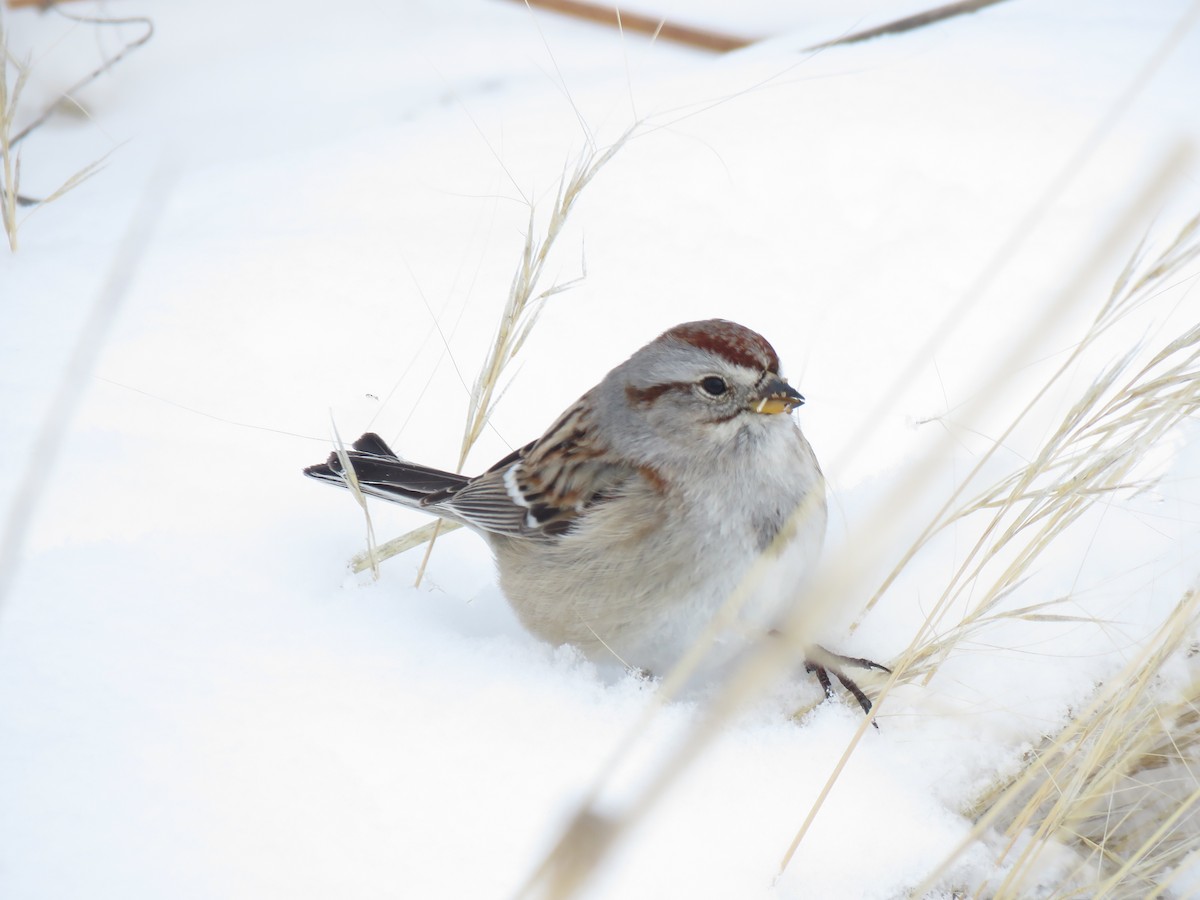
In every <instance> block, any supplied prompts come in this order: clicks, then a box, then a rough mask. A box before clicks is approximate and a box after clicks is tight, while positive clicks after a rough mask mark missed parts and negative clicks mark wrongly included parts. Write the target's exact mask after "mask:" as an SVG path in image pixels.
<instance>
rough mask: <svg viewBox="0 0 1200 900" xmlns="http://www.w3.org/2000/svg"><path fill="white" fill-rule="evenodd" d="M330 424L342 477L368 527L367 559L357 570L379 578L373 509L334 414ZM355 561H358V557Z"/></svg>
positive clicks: (365, 553) (363, 555)
mask: <svg viewBox="0 0 1200 900" xmlns="http://www.w3.org/2000/svg"><path fill="white" fill-rule="evenodd" d="M329 426H330V428H332V429H333V445H334V453H336V454H337V458H338V464H339V465H340V466H341V467H342V477H343V478H344V479H345V481H346V488H347V489H348V490H349V491H350V493H351V495H352V496H353V497H354V502H355V503H357V504H358V506H359V508H360V509H361V510H362V512H363V519H364V520H365V522H366V527H367V549H366V551H365V552H364V553H363V554H361V555H362V557H364V558H365V561H364V563H363V565H362V566H361V567H360V568H356V569H355V571H356V572H361V571H363V569H370V570H371V575H372V576H373V577H374V578H378V577H379V557H378V554H377V553H376V550H375V523H374V522H372V521H371V509H370V507H368V506H367V497H366V494H364V493H363V490H362V485H360V484H359V483H358V473H357V472H355V470H354V466H353V465H352V464H351V462H350V455H349V454H348V453H347V452H346V445H345V444H344V443H342V436H341V435H340V434H338V430H337V423H336V422H334V421H333V417H332V416H330V418H329ZM355 561H356V562H357V561H358V558H357V557H356V559H355Z"/></svg>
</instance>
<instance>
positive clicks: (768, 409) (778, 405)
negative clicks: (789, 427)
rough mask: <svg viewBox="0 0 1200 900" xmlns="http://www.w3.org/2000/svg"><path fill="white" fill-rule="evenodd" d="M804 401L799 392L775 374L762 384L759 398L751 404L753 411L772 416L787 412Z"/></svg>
mask: <svg viewBox="0 0 1200 900" xmlns="http://www.w3.org/2000/svg"><path fill="white" fill-rule="evenodd" d="M802 403H804V397H803V396H801V394H800V392H799V391H798V390H796V389H795V388H794V387H792V386H791V385H790V384H788V383H787V382H786V381H784V380H783V379H782V378H780V377H778V376H776V377H773V378H771V379H770V380H769V381H768V382H767V383H766V384H764V385H763V388H762V391H761V393H760V394H759V399H758V400H757V401H755V402H754V403H752V404H751V406H750V408H751V409H753V410H754V411H755V412H758V413H764V414H766V415H769V416H773V415H775V414H776V413H788V412H791V411H792V410H793V409H795V408H796V407H797V406H800V405H801V404H802Z"/></svg>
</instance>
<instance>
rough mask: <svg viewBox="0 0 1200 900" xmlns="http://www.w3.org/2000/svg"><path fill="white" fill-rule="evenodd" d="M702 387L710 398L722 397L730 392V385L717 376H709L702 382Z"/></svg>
mask: <svg viewBox="0 0 1200 900" xmlns="http://www.w3.org/2000/svg"><path fill="white" fill-rule="evenodd" d="M700 387H701V388H702V389H703V390H704V393H706V394H708V395H709V396H710V397H720V396H721V395H722V394H724V393H725V392H726V391H728V390H729V385H727V384H726V383H725V379H724V378H718V377H717V376H716V375H709V376H708V377H707V378H705V379H704V380H703V381H701V382H700Z"/></svg>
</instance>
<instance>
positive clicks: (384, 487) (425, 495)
mask: <svg viewBox="0 0 1200 900" xmlns="http://www.w3.org/2000/svg"><path fill="white" fill-rule="evenodd" d="M346 455H347V456H348V457H349V458H350V465H351V466H353V467H354V475H355V477H356V478H357V479H358V484H359V487H361V488H362V491H363V493H364V494H370V495H372V496H374V497H381V498H382V499H384V500H390V501H392V502H393V503H400V504H403V505H404V506H425V505H426V504H427V503H428V502H429V500H430V499H431V498H435V499H444V498H445V497H446V496H448V495H450V494H453V493H454V492H455V491H457V490H458V489H459V488H461V487H462V486H463V485H464V484H466V483H467V478H466V476H464V475H455V474H454V473H453V472H443V471H441V470H440V469H431V468H429V467H428V466H419V465H417V464H416V463H410V462H407V461H405V460H403V459H401V458H400V457H399V456H397V455H396V454H395V453H393V452H392V448H391V447H389V446H388V445H387V444H386V443H384V440H383V438H381V437H380V436H379V435H377V434H374V433H371V432H368V433H367V434H364V435H363V436H362V437H360V438H359V439H358V440H357V441H355V442H354V444H353V449H352V450H349V451H347V453H346ZM304 474H305V475H307V476H309V477H310V478H316V479H317V480H318V481H326V482H329V483H330V484H334V485H337V486H338V487H346V478H345V476H344V474H343V472H342V462H341V460H340V459H338V455H337V454H336V453H331V454H329V459H327V460H326V461H325V462H323V463H318V464H317V465H315V466H309V467H308V468H307V469H305V470H304Z"/></svg>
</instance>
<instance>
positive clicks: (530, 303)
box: [350, 125, 637, 583]
mask: <svg viewBox="0 0 1200 900" xmlns="http://www.w3.org/2000/svg"><path fill="white" fill-rule="evenodd" d="M636 130H637V125H634V126H633V127H631V128H629V129H628V130H627V131H625V132H624V133H623V134H622V135H621V136H620V137H619V138H618V139H617V140H616V141H615V142H614V143H612V144H611V145H609V146H608V147H606V148H603V149H600V148H597V147H594V146H591V145H589V146H588V148H587V149H586V150H584V151H583V153H581V155H580V157H579V159H578V161H577V162H576V164H575V166H574V168H573V169H572V170H568V171H565V172H564V173H563V175H562V177H561V178H560V179H559V183H558V190H557V192H556V194H555V198H554V203H553V204H552V205H551V207H550V210H549V218H548V219H547V221H546V223H545V226H544V231H543V232H541V234H540V236H539V227H538V209H537V207H536V205H535V204H532V203H531V204H530V205H529V225H528V228H527V229H526V232H525V241H524V245H523V247H522V251H521V258H520V260H519V261H518V263H517V269H516V272H514V273H513V278H512V282H511V284H510V285H509V289H508V297H507V298H506V300H505V303H504V308H503V309H502V310H501V312H500V321H499V323H498V324H497V326H496V334H495V337H494V338H493V339H492V345H491V348H490V349H489V350H488V354H487V356H486V357H485V358H484V361H483V364H482V365H481V366H480V369H479V374H478V376H477V377H476V379H475V383H474V385H473V386H472V388H471V394H470V401H469V404H468V407H467V419H466V423H465V425H464V427H463V436H462V441H461V444H460V446H459V454H458V465H457V467H456V471H462V467H463V466H464V465H465V464H466V461H467V456H468V455H469V454H470V452H471V448H472V447H474V446H475V442H476V441H477V440H478V439H479V436H480V435H481V434H483V430H484V428H485V427H486V426H487V423H488V419H489V418H490V417H491V415H492V413H493V412H494V411H495V408H496V404H497V403H498V402H499V401H500V398H501V397H502V396H503V394H504V385H505V374H506V373H507V371H508V368H509V366H510V365H511V364H512V362H513V361H514V360H515V359H516V358H517V355H518V354H519V353H520V352H521V349H522V348H523V347H524V346H525V341H526V340H527V339H528V338H529V334H530V332H531V331H532V330H533V326H534V325H535V324H537V319H538V315H539V314H540V313H541V311H542V308H543V307H544V306H545V303H546V301H547V300H549V299H550V298H551V297H553V296H554V295H556V294H560V293H562V292H563V291H565V290H569V289H570V288H571V287H573V286H574V285H576V284H578V283H579V281H580V280H582V278H583V277H586V270H585V272H584V275H581V276H580V278H577V279H574V280H572V281H569V282H566V283H561V284H557V283H556V284H549V285H545V284H544V275H545V266H546V260H547V258H548V257H549V255H550V253H551V251H552V250H553V249H554V246H555V244H556V242H557V241H558V238H559V236H560V235H561V234H562V232H563V228H564V227H565V226H566V224H567V219H568V218H569V216H570V215H571V211H572V210H573V209H574V208H575V204H576V203H577V202H578V200H579V198H580V196H581V195H582V194H583V191H584V189H585V188H586V187H587V186H588V185H589V184H590V183H591V181H592V179H593V178H595V177H596V175H597V173H598V172H599V171H600V170H601V169H602V168H604V166H605V165H607V164H608V162H609V160H611V159H612V158H613V157H614V156H615V155H616V154H617V152H618V151H619V150H620V149H621V148H622V147H624V146H625V144H626V143H627V142H628V141H629V140H630V138H632V137H633V135H634V133H635V131H636ZM460 527H461V526H460V525H458V524H456V523H451V522H445V521H443V520H438V521H437V522H435V523H433V524H432V525H428V526H424V527H422V528H418V529H416V530H414V531H410V532H408V533H406V534H403V535H401V536H400V537H398V538H394V539H392V540H390V541H388V542H387V543H385V544H382V545H380V546H378V547H374V548H371V549H368V551H367V552H366V553H362V554H359V555H358V556H355V557H354V559H353V560H351V563H350V567H351V569H353V570H354V571H355V572H362V571H364V570H365V569H366V568H368V567H369V566H370V565H371V562H370V560H371V558H372V554H373V558H374V560H375V564H376V565H377V564H378V563H379V562H383V561H384V560H386V559H390V558H391V557H393V556H395V555H397V554H398V553H403V552H404V551H405V550H409V549H411V548H413V547H416V546H419V545H420V544H423V543H425V542H427V541H428V544H429V545H428V548H427V550H426V553H425V558H424V559H423V560H422V563H421V567H420V570H419V571H418V574H417V582H418V583H420V580H421V574H422V573H423V572H424V570H425V564H426V563H427V562H428V560H429V554H430V553H431V552H432V550H433V542H434V541H435V540H436V539H437V536H438V535H439V534H440V533H444V532H448V531H451V530H453V529H456V528H460Z"/></svg>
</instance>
